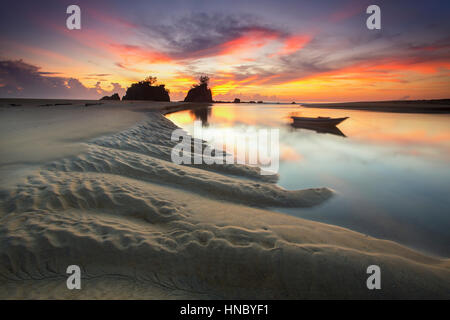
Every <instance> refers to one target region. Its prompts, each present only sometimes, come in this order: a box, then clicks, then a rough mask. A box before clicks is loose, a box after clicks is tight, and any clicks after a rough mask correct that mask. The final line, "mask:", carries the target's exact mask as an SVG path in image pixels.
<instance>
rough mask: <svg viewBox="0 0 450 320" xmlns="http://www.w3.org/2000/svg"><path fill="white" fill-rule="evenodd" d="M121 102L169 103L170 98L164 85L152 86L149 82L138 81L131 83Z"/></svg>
mask: <svg viewBox="0 0 450 320" xmlns="http://www.w3.org/2000/svg"><path fill="white" fill-rule="evenodd" d="M122 100H152V101H170V97H169V91H168V90H166V88H165V85H163V84H160V85H158V86H152V83H151V82H149V81H140V82H138V83H133V84H132V85H131V87H129V88H128V89H127V93H126V94H125V95H124V96H123V98H122Z"/></svg>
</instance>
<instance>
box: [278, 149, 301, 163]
mask: <svg viewBox="0 0 450 320" xmlns="http://www.w3.org/2000/svg"><path fill="white" fill-rule="evenodd" d="M280 160H281V161H290V162H298V161H301V160H303V156H302V155H301V154H300V153H298V152H297V151H296V150H295V149H294V148H292V147H290V146H287V145H281V146H280Z"/></svg>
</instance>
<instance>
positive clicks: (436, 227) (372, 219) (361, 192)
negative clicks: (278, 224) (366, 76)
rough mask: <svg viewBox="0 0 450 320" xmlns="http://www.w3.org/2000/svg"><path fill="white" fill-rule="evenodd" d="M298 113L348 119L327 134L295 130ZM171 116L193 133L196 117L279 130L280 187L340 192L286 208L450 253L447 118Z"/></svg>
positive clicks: (206, 112)
mask: <svg viewBox="0 0 450 320" xmlns="http://www.w3.org/2000/svg"><path fill="white" fill-rule="evenodd" d="M293 112H295V113H297V114H299V115H300V114H301V116H303V117H317V116H324V117H333V118H334V117H336V118H339V117H350V118H349V119H348V120H346V121H345V122H343V123H341V124H340V125H339V128H337V127H336V128H333V129H332V130H325V131H328V132H324V130H323V128H309V127H308V128H305V127H294V126H293V125H291V124H290V123H291V122H292V120H291V119H290V116H291V115H292V113H293ZM168 118H169V119H170V120H172V121H173V122H175V124H177V125H178V126H180V127H183V128H184V129H186V130H187V131H189V132H191V133H192V129H193V122H194V120H196V119H198V120H201V121H202V123H204V124H205V125H207V126H208V127H209V128H210V129H224V128H225V129H232V130H235V131H236V132H245V131H246V130H248V129H258V128H278V129H279V130H280V131H279V132H280V171H279V174H280V179H279V181H278V184H279V185H280V186H282V187H284V188H286V189H291V190H292V189H303V188H311V187H322V186H327V187H330V188H332V189H334V190H336V196H335V197H334V198H333V199H332V200H331V201H329V202H327V203H325V204H324V205H323V206H319V207H315V208H311V209H292V210H283V212H285V213H289V214H291V215H294V216H298V217H303V218H307V219H311V220H317V221H321V222H326V223H331V224H336V225H340V226H343V227H347V228H350V229H353V230H356V231H359V232H363V233H366V234H369V235H371V236H375V237H379V238H384V239H390V240H394V241H398V242H400V243H403V244H406V245H409V246H412V247H415V248H417V249H422V250H425V251H427V252H432V253H436V254H439V255H442V256H446V257H449V256H450V246H449V243H450V233H449V232H448V230H449V229H450V215H449V214H448V208H449V207H450V194H449V190H450V170H448V167H449V163H450V127H449V125H448V124H449V123H450V116H449V115H433V114H396V113H383V112H367V111H359V110H337V109H313V108H302V107H299V106H290V105H289V106H288V105H249V104H242V103H241V104H236V105H233V104H227V105H220V104H218V105H213V106H212V108H211V107H207V108H203V109H199V110H198V111H182V112H177V113H173V114H171V115H169V116H168ZM330 131H331V132H330ZM323 133H327V134H323ZM345 136H347V138H346V139H343V138H342V137H345ZM275 210H278V209H275ZM278 211H281V209H280V210H278Z"/></svg>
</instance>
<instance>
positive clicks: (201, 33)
mask: <svg viewBox="0 0 450 320" xmlns="http://www.w3.org/2000/svg"><path fill="white" fill-rule="evenodd" d="M71 4H76V5H78V6H79V7H80V9H81V29H80V30H69V29H68V28H67V27H66V19H67V18H68V17H69V14H67V13H66V8H67V7H68V6H69V5H71ZM371 4H376V5H378V6H379V7H380V9H381V29H380V30H369V29H368V28H367V27H366V20H367V18H368V17H369V16H370V14H367V13H366V9H367V7H368V6H369V5H371ZM449 16H450V1H447V0H446V1H444V0H441V1H437V0H427V1H414V0H409V1H404V0H398V1H379V0H375V1H374V0H370V1H366V0H358V1H356V0H342V1H335V0H333V1H328V0H316V1H300V0H297V1H295V0H278V1H276V0H271V1H269V0H258V1H248V0H247V1H246V0H240V1H235V0H206V1H205V0H180V1H172V0H165V1H160V0H158V1H156V0H152V1H149V0H147V1H144V0H142V1H140V0H134V1H107V0H103V1H72V0H71V1H63V0H54V1H45V0H42V1H9V0H6V1H2V11H1V13H0V30H1V31H0V97H3V98H5V97H24V98H70V99H76V98H79V99H97V98H99V97H102V96H104V95H110V94H112V93H114V92H117V93H119V95H120V96H122V95H124V93H125V91H126V88H127V87H128V86H130V85H131V83H133V82H136V81H140V80H142V79H144V78H145V77H147V76H156V77H157V78H158V82H159V83H164V84H165V85H166V88H168V89H169V90H170V96H171V100H172V101H178V100H182V99H183V98H184V97H185V95H186V93H187V91H188V90H189V89H190V88H191V86H192V84H194V83H196V82H198V78H199V76H200V75H208V76H209V77H210V78H211V82H210V86H211V88H212V92H213V96H214V99H215V100H233V99H234V98H240V99H241V100H264V101H281V102H291V101H297V102H307V101H313V102H314V101H317V102H319V101H320V102H330V101H368V100H404V99H440V98H450V94H449V88H450V33H449V30H450V19H449Z"/></svg>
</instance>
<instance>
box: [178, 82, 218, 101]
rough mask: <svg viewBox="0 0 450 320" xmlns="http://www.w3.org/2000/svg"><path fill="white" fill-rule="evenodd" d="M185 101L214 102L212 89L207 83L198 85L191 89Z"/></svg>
mask: <svg viewBox="0 0 450 320" xmlns="http://www.w3.org/2000/svg"><path fill="white" fill-rule="evenodd" d="M184 102H213V99H212V93H211V89H209V88H208V85H207V84H206V83H202V84H199V85H196V86H194V87H193V88H192V89H191V90H189V92H188V94H187V96H186V98H184Z"/></svg>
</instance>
